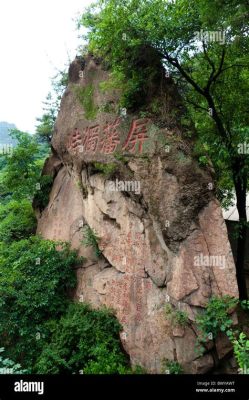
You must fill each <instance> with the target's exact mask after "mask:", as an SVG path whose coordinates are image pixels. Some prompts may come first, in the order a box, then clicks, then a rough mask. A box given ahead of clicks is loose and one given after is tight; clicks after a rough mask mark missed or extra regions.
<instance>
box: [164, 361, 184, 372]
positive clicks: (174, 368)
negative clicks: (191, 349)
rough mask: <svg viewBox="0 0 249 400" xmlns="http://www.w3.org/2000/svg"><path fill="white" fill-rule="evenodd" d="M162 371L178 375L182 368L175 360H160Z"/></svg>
mask: <svg viewBox="0 0 249 400" xmlns="http://www.w3.org/2000/svg"><path fill="white" fill-rule="evenodd" d="M162 372H163V373H165V372H166V373H169V374H173V375H179V374H182V373H183V368H182V366H181V364H179V362H177V361H173V360H167V359H166V360H163V362H162Z"/></svg>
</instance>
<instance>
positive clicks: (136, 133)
mask: <svg viewBox="0 0 249 400" xmlns="http://www.w3.org/2000/svg"><path fill="white" fill-rule="evenodd" d="M147 122H148V120H144V121H140V120H133V121H132V124H131V128H130V131H129V133H128V136H127V139H126V141H125V143H124V145H123V147H122V149H123V150H128V151H131V152H132V153H133V152H134V151H135V149H136V144H137V143H138V151H139V153H142V151H143V143H144V141H145V140H146V139H148V136H146V133H147V126H146V124H147Z"/></svg>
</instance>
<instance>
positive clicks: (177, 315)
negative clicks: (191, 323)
mask: <svg viewBox="0 0 249 400" xmlns="http://www.w3.org/2000/svg"><path fill="white" fill-rule="evenodd" d="M164 311H165V314H166V318H168V319H170V321H171V322H172V325H173V326H179V325H180V326H186V324H187V323H188V314H187V313H186V311H181V310H174V309H173V307H172V305H171V304H169V303H167V304H166V305H165V307H164Z"/></svg>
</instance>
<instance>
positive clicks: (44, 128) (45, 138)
mask: <svg viewBox="0 0 249 400" xmlns="http://www.w3.org/2000/svg"><path fill="white" fill-rule="evenodd" d="M67 84H68V74H67V72H65V70H64V71H58V73H57V75H56V76H55V77H53V79H52V89H53V90H52V92H49V93H48V95H47V97H46V100H45V101H44V102H43V104H44V106H43V111H44V113H43V115H42V116H41V117H40V118H37V122H38V125H37V126H36V137H37V138H38V141H40V142H41V143H50V142H51V139H52V135H53V131H54V124H55V121H56V117H57V114H58V111H59V107H60V101H61V99H62V94H63V92H64V90H65V88H66V86H67Z"/></svg>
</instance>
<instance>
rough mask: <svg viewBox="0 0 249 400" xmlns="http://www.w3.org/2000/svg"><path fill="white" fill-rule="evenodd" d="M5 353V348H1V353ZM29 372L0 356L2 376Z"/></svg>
mask: <svg viewBox="0 0 249 400" xmlns="http://www.w3.org/2000/svg"><path fill="white" fill-rule="evenodd" d="M3 352H4V348H3V347H2V348H0V353H3ZM27 372H28V371H27V370H25V369H22V367H21V365H20V364H16V363H15V362H14V361H12V360H10V359H9V358H3V356H2V355H0V375H1V374H26V373H27Z"/></svg>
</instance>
